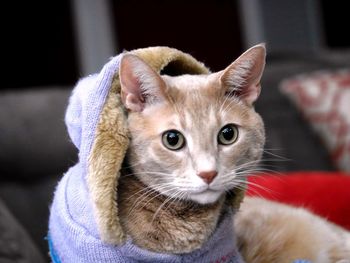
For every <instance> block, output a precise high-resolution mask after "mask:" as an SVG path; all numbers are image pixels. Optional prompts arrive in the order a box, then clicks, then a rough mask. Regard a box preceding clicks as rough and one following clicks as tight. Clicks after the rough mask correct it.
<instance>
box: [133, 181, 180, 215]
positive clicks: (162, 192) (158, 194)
mask: <svg viewBox="0 0 350 263" xmlns="http://www.w3.org/2000/svg"><path fill="white" fill-rule="evenodd" d="M170 186H171V185H170ZM166 187H169V185H167V186H164V187H158V190H157V189H155V191H154V192H155V193H157V194H156V195H155V196H153V197H152V198H150V199H149V200H147V202H146V203H144V204H143V206H142V207H140V208H139V209H140V210H142V209H143V208H144V207H145V206H147V205H148V204H149V203H150V202H152V201H153V200H154V199H155V198H157V197H159V196H162V195H165V194H167V193H168V192H172V191H174V187H173V186H171V187H172V188H170V189H167V190H164V188H165V189H166ZM148 197H149V195H148V196H145V198H143V199H142V200H140V201H138V204H142V203H143V200H145V199H147V198H148Z"/></svg>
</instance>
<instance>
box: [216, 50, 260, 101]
mask: <svg viewBox="0 0 350 263" xmlns="http://www.w3.org/2000/svg"><path fill="white" fill-rule="evenodd" d="M265 57H266V48H265V44H259V45H256V46H254V47H252V48H250V49H248V50H247V51H246V52H244V53H243V54H242V55H241V56H240V57H239V58H237V59H236V60H235V61H234V62H233V63H232V64H231V65H229V66H228V67H227V68H226V69H225V70H223V72H222V73H221V77H220V81H221V83H222V85H223V86H224V88H225V89H226V94H227V95H228V96H235V97H238V98H239V99H241V100H243V101H245V102H246V103H247V104H248V105H253V103H254V102H255V101H256V99H257V98H258V96H259V94H260V89H261V86H260V80H261V76H262V73H263V71H264V68H265Z"/></svg>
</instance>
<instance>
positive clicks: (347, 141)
mask: <svg viewBox="0 0 350 263" xmlns="http://www.w3.org/2000/svg"><path fill="white" fill-rule="evenodd" d="M280 89H281V91H282V92H283V93H284V94H286V95H287V96H288V97H289V98H290V99H291V101H292V102H293V103H294V104H295V105H296V106H297V108H298V109H299V110H300V111H301V113H302V114H303V115H304V117H305V118H306V120H307V121H308V122H309V123H310V124H311V126H312V128H313V129H314V130H315V131H316V133H317V134H318V135H319V136H320V137H321V139H322V140H323V142H324V144H325V146H326V147H327V149H328V150H329V152H330V154H331V157H332V159H333V161H334V163H335V165H336V167H338V168H339V169H340V170H343V171H348V172H350V69H342V70H336V71H317V72H313V73H310V74H303V75H298V76H295V77H293V78H289V79H287V80H284V81H283V82H282V83H281V85H280Z"/></svg>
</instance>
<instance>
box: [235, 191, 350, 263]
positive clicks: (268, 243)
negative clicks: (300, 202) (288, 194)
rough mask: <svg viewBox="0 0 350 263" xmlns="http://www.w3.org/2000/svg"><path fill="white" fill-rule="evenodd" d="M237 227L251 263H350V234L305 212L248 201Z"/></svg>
mask: <svg viewBox="0 0 350 263" xmlns="http://www.w3.org/2000/svg"><path fill="white" fill-rule="evenodd" d="M234 225H235V230H236V235H237V240H238V246H239V249H240V252H241V253H242V256H243V258H244V259H245V260H246V262H249V263H272V262H279V263H288V262H293V260H295V259H296V257H297V258H299V259H305V260H309V261H310V262H314V263H336V262H339V263H340V262H341V263H346V262H347V263H349V262H350V233H349V232H347V231H346V230H344V229H342V228H340V227H339V226H336V225H334V224H332V223H330V222H328V221H326V220H325V219H323V218H321V217H318V216H316V215H314V214H312V213H311V212H309V211H308V210H305V209H304V208H294V207H291V206H287V205H283V204H280V203H275V202H271V201H267V200H264V199H261V198H257V197H255V198H249V197H246V198H245V199H244V202H243V203H242V205H241V210H240V211H239V212H238V213H237V214H236V216H235V219H234ZM341 260H342V261H341Z"/></svg>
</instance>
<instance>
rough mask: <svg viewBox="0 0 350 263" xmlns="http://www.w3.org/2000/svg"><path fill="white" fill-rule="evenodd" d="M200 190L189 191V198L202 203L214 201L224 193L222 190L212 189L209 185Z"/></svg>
mask: <svg viewBox="0 0 350 263" xmlns="http://www.w3.org/2000/svg"><path fill="white" fill-rule="evenodd" d="M198 190H199V189H198ZM198 190H197V191H193V192H191V193H189V195H188V198H189V199H191V200H193V201H195V202H197V203H200V204H211V203H214V202H216V201H217V200H219V198H220V197H221V195H222V194H223V192H222V191H219V190H214V189H211V188H210V187H209V186H207V187H206V189H204V190H201V191H198Z"/></svg>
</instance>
